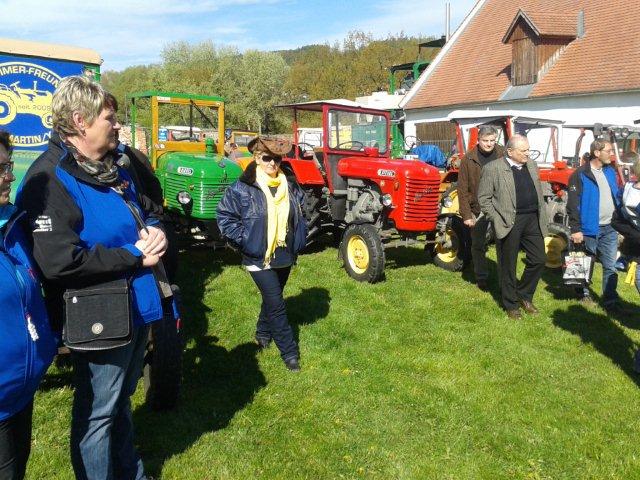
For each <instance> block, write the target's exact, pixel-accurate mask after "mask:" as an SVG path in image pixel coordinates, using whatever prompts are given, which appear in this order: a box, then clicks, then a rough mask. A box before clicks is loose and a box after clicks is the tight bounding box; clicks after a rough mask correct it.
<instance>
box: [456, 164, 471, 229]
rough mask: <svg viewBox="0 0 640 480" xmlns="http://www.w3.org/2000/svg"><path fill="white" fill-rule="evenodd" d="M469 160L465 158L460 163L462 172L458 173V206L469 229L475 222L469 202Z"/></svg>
mask: <svg viewBox="0 0 640 480" xmlns="http://www.w3.org/2000/svg"><path fill="white" fill-rule="evenodd" d="M468 165H469V160H468V158H467V157H466V156H465V157H463V158H462V160H461V163H460V172H459V173H458V204H459V205H460V216H461V217H462V220H463V222H464V223H465V225H467V226H468V227H473V225H474V224H475V220H474V218H473V213H472V212H471V203H470V202H469V167H468Z"/></svg>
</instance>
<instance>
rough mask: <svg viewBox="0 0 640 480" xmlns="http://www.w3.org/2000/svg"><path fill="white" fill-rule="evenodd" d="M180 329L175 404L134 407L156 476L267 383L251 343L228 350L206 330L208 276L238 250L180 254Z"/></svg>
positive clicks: (233, 259)
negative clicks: (180, 357)
mask: <svg viewBox="0 0 640 480" xmlns="http://www.w3.org/2000/svg"><path fill="white" fill-rule="evenodd" d="M181 260H182V263H181V265H180V275H179V285H180V287H181V293H182V304H183V312H182V316H183V318H184V327H183V334H184V336H185V344H186V345H188V348H187V349H186V351H185V353H184V356H183V384H182V390H181V395H180V399H179V404H178V406H177V407H176V409H175V410H172V411H170V412H155V411H153V410H151V409H150V408H149V407H148V406H147V405H142V406H140V407H138V408H137V409H136V410H135V412H134V413H133V416H134V424H135V427H136V440H137V441H136V443H137V444H138V445H139V451H140V454H141V456H142V459H143V461H144V463H145V470H147V472H148V473H149V474H150V475H154V476H159V475H160V473H161V472H162V467H163V465H164V462H165V461H166V460H167V459H169V458H171V457H172V456H174V455H177V454H180V453H182V452H184V451H185V450H187V449H188V448H189V447H190V446H191V445H193V443H195V442H197V441H198V439H199V438H200V437H201V436H202V435H203V434H205V433H209V432H215V431H217V430H220V429H222V428H224V427H226V426H227V425H228V424H229V421H230V420H231V419H232V418H233V417H234V415H235V414H236V413H237V412H238V411H239V410H241V409H242V408H244V407H245V406H246V405H247V404H248V403H250V402H251V400H252V399H253V397H254V395H255V393H256V392H257V391H258V390H259V389H260V388H262V387H263V386H264V385H266V380H265V378H264V375H263V374H262V372H261V371H260V368H259V366H258V361H257V359H256V354H257V352H258V348H257V346H256V345H255V344H254V343H252V342H251V343H249V342H247V343H244V344H241V345H238V346H236V347H235V348H233V349H231V350H227V349H226V348H224V347H222V346H220V345H218V338H217V337H213V336H208V335H207V332H208V330H209V317H210V314H211V309H210V308H209V307H208V306H207V305H206V304H205V301H204V300H205V296H206V289H207V285H208V284H209V282H210V281H211V280H212V279H213V278H215V277H216V276H218V275H219V274H220V273H221V272H222V270H223V268H224V267H225V266H228V265H234V264H238V263H239V262H240V255H239V254H238V253H236V252H233V251H231V250H216V251H213V250H210V249H194V250H191V251H189V252H188V253H186V254H183V255H182V256H181Z"/></svg>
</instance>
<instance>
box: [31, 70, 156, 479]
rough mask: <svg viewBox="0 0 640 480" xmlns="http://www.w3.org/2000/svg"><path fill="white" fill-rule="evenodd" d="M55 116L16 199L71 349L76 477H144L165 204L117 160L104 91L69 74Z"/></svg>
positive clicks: (59, 90)
mask: <svg viewBox="0 0 640 480" xmlns="http://www.w3.org/2000/svg"><path fill="white" fill-rule="evenodd" d="M52 115H53V132H52V136H51V140H50V141H49V145H48V148H47V150H46V151H45V152H44V153H43V154H42V155H41V156H40V157H39V158H38V159H37V160H36V161H35V162H34V164H33V165H32V166H31V168H30V169H29V171H28V172H27V174H26V176H25V179H24V183H23V185H22V190H21V192H19V203H20V204H21V206H22V207H23V208H24V209H25V211H26V212H27V217H28V220H29V221H30V223H31V226H32V236H33V245H34V257H35V259H36V261H37V263H38V265H39V266H40V269H41V271H42V273H43V275H44V277H45V282H44V287H45V295H46V298H47V301H48V303H49V311H50V314H51V315H52V321H53V322H54V323H57V325H58V328H60V327H63V328H62V334H63V339H64V341H65V344H66V345H67V346H68V347H69V348H70V349H71V356H72V360H73V365H74V374H75V390H74V398H73V409H72V415H71V462H72V464H73V469H74V472H75V475H76V478H78V479H115V478H117V479H125V478H126V479H136V480H139V479H144V478H145V476H144V470H143V466H142V461H141V460H140V457H139V456H138V455H137V453H136V450H135V447H134V442H133V423H132V418H131V405H130V401H129V397H130V396H131V395H132V394H133V393H134V391H135V389H136V385H137V382H138V379H139V378H140V375H141V371H142V364H143V355H144V351H145V347H146V343H147V336H148V335H147V331H148V324H149V323H151V322H154V321H156V320H159V319H161V318H162V316H163V299H162V298H161V291H160V290H159V287H158V283H157V282H156V278H155V277H154V274H153V272H152V270H151V267H154V266H155V265H157V264H158V262H159V261H160V257H161V256H162V255H163V254H164V252H165V250H166V238H165V235H164V232H163V231H162V230H161V229H160V228H158V224H159V221H158V219H157V218H154V217H153V216H151V215H150V212H152V211H157V209H155V208H151V204H150V203H149V200H148V199H147V198H145V197H143V196H142V195H140V194H138V192H136V189H135V185H134V183H133V181H132V180H131V177H130V176H129V175H128V173H127V172H126V171H125V170H124V169H122V168H121V167H119V166H118V165H117V164H116V162H115V155H116V154H115V151H114V150H115V148H116V145H117V133H118V130H119V129H120V124H119V123H118V119H117V117H116V113H115V111H114V105H112V104H110V103H109V97H108V96H107V93H106V92H105V90H104V89H103V88H102V87H101V86H100V85H99V84H97V83H95V82H93V81H91V80H89V79H87V78H85V77H67V78H65V79H63V80H62V81H61V82H60V85H59V86H58V88H57V89H56V91H55V93H54V94H53V100H52ZM89 294H91V295H97V294H100V299H101V300H100V299H98V300H97V301H101V302H103V303H102V308H92V309H87V310H85V311H79V310H78V309H79V308H81V306H82V305H83V304H84V302H85V300H87V298H88V296H89ZM92 298H94V299H95V297H92ZM74 312H75V313H74ZM78 312H80V313H78Z"/></svg>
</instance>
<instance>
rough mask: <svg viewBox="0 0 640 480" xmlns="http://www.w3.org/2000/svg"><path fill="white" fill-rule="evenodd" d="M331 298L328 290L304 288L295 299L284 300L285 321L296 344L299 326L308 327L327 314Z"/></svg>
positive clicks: (298, 337)
mask: <svg viewBox="0 0 640 480" xmlns="http://www.w3.org/2000/svg"><path fill="white" fill-rule="evenodd" d="M330 302H331V296H330V295H329V290H327V289H326V288H321V287H312V288H304V289H303V290H302V291H301V292H300V294H298V295H296V296H295V297H288V298H286V299H285V303H286V305H287V319H288V320H289V324H290V325H291V328H292V330H293V336H294V338H295V339H296V342H297V343H299V341H300V325H310V324H312V323H314V322H316V321H318V320H321V319H323V318H325V317H326V316H327V315H328V314H329V304H330Z"/></svg>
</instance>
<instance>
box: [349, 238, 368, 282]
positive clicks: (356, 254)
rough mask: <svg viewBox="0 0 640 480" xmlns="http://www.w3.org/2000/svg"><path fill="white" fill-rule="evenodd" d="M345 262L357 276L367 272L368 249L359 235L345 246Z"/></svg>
mask: <svg viewBox="0 0 640 480" xmlns="http://www.w3.org/2000/svg"><path fill="white" fill-rule="evenodd" d="M347 260H348V261H349V266H350V267H351V268H352V270H353V271H354V272H356V273H358V274H362V273H364V272H366V271H367V268H368V267H369V249H368V248H367V244H366V242H365V241H364V238H362V237H361V236H360V235H354V236H353V237H351V238H350V239H349V243H348V244H347Z"/></svg>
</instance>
